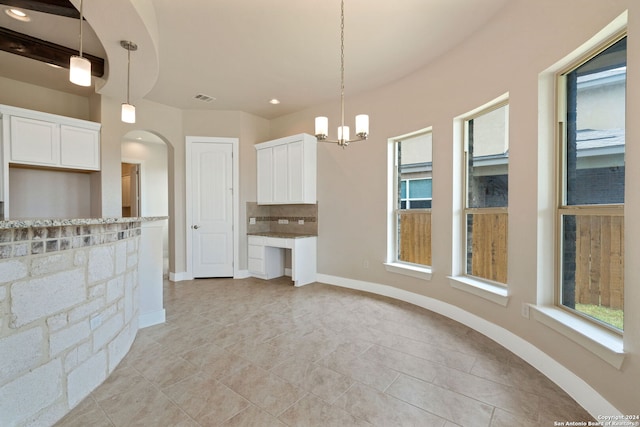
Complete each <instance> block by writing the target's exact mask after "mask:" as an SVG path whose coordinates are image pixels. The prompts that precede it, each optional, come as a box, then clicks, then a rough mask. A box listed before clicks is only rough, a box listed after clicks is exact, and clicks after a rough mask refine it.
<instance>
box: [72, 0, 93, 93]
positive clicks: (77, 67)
mask: <svg viewBox="0 0 640 427" xmlns="http://www.w3.org/2000/svg"><path fill="white" fill-rule="evenodd" d="M82 20H83V13H82V0H80V51H79V55H77V56H76V55H73V56H72V57H71V60H70V61H69V81H70V82H71V83H74V84H77V85H78V86H91V62H90V61H89V60H88V59H87V58H83V57H82Z"/></svg>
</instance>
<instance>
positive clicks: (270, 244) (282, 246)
mask: <svg viewBox="0 0 640 427" xmlns="http://www.w3.org/2000/svg"><path fill="white" fill-rule="evenodd" d="M317 239H318V238H317V236H311V235H300V234H291V233H272V232H267V233H256V234H251V235H249V257H248V258H249V263H248V264H249V265H248V267H249V273H251V275H252V276H254V277H258V278H261V279H265V280H269V279H273V278H275V277H280V276H284V274H285V268H284V251H285V250H286V249H290V250H291V279H292V280H293V283H294V285H295V286H303V285H308V284H309V283H313V282H315V281H316V274H317V263H316V255H317V248H316V247H317Z"/></svg>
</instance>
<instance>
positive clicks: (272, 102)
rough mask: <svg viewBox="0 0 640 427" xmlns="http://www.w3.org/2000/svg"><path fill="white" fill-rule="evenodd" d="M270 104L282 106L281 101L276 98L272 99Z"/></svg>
mask: <svg viewBox="0 0 640 427" xmlns="http://www.w3.org/2000/svg"><path fill="white" fill-rule="evenodd" d="M269 104H272V105H278V104H280V100H279V99H276V98H272V99H270V100H269Z"/></svg>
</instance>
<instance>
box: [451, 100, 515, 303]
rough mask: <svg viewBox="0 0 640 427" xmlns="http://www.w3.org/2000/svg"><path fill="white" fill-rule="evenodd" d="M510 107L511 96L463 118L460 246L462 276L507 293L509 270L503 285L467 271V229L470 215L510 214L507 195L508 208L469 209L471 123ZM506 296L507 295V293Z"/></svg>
mask: <svg viewBox="0 0 640 427" xmlns="http://www.w3.org/2000/svg"><path fill="white" fill-rule="evenodd" d="M508 105H509V96H508V94H507V95H506V96H503V97H500V98H498V99H497V100H494V101H492V102H490V103H488V104H485V105H484V106H482V107H480V108H478V109H476V110H475V111H473V112H472V113H470V114H468V115H465V116H463V117H462V118H461V119H462V150H463V152H462V212H461V213H462V215H461V216H462V218H461V231H462V232H461V236H460V237H461V239H462V241H461V245H460V250H461V253H460V255H459V256H460V260H461V266H462V269H461V270H462V271H461V273H462V275H463V276H464V277H466V278H468V279H470V280H471V281H474V282H478V283H486V284H488V285H490V286H491V287H495V288H498V289H500V288H502V289H504V290H505V291H506V290H507V288H508V269H507V282H506V283H501V282H497V281H494V280H490V279H486V278H483V277H479V276H474V275H472V274H470V273H469V272H468V271H467V251H468V250H467V242H468V241H469V240H468V238H469V236H468V232H469V230H468V227H467V216H468V215H485V214H486V215H491V214H507V219H508V214H509V203H508V194H507V206H504V207H488V208H471V207H469V121H471V120H475V119H477V118H478V117H481V116H484V115H486V114H488V113H491V112H493V111H495V110H498V109H500V108H502V107H504V106H508ZM508 121H509V120H508V117H507V123H506V124H505V125H506V129H505V132H506V134H507V137H509V123H508ZM508 176H509V172H508V163H507V180H508V179H509V178H508ZM507 253H508V235H507ZM505 295H506V293H505Z"/></svg>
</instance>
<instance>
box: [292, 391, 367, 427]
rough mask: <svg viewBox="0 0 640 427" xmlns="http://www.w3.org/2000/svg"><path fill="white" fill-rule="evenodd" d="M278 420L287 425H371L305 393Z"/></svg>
mask: <svg viewBox="0 0 640 427" xmlns="http://www.w3.org/2000/svg"><path fill="white" fill-rule="evenodd" d="M280 420H281V421H283V422H284V423H286V424H287V425H289V426H297V427H319V426H322V427H347V426H349V427H366V426H370V425H371V424H369V423H368V422H366V421H365V420H363V419H360V418H356V417H354V416H353V415H351V414H349V413H348V412H346V411H344V410H341V409H338V408H336V407H335V406H331V405H329V404H328V403H327V402H325V401H323V400H321V399H319V398H318V397H315V396H313V395H307V396H305V397H303V398H302V399H300V400H299V401H298V402H296V404H295V405H293V406H292V407H290V408H289V409H287V410H286V411H285V412H284V413H283V414H282V415H280Z"/></svg>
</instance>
